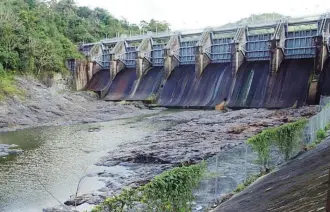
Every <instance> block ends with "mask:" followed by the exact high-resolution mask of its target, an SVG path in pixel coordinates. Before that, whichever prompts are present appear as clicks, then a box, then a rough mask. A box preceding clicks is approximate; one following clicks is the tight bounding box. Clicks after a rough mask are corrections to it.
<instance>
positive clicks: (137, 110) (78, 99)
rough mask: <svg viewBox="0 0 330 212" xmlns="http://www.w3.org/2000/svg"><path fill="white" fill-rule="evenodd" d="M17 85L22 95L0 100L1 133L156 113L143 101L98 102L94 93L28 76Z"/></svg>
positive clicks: (18, 80)
mask: <svg viewBox="0 0 330 212" xmlns="http://www.w3.org/2000/svg"><path fill="white" fill-rule="evenodd" d="M17 85H18V88H19V89H21V90H23V91H24V93H25V95H24V97H23V98H19V97H12V98H7V99H6V100H5V101H2V102H0V132H4V131H11V130H17V129H23V128H29V127H39V126H55V125H71V124H77V123H93V122H102V121H109V120H114V119H120V118H129V117H135V116H139V115H144V114H154V113H157V112H159V111H157V110H148V109H145V108H144V106H143V104H135V105H124V104H122V103H114V102H106V101H100V100H99V99H98V98H97V96H96V95H93V93H89V92H72V91H69V90H65V89H60V88H59V87H57V86H56V85H54V86H53V87H47V86H45V85H44V84H42V83H40V82H38V81H37V80H35V79H33V78H29V77H18V78H17Z"/></svg>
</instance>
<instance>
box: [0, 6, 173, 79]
mask: <svg viewBox="0 0 330 212" xmlns="http://www.w3.org/2000/svg"><path fill="white" fill-rule="evenodd" d="M167 29H169V25H168V24H167V23H166V22H159V21H155V20H151V21H150V22H146V21H142V22H141V24H140V26H138V25H135V24H129V23H128V22H127V21H126V20H118V19H116V18H114V17H113V16H112V15H111V14H110V13H109V12H108V11H106V10H104V9H101V8H95V9H90V8H88V7H79V6H77V5H76V4H75V2H74V1H73V0H60V1H58V2H57V1H54V0H52V1H41V0H2V1H0V72H7V71H13V70H16V71H19V72H29V73H34V74H40V73H41V72H45V71H54V72H65V71H66V67H65V60H66V59H67V58H79V57H81V55H80V54H79V52H78V51H77V44H79V43H81V42H93V41H97V40H100V39H102V38H105V37H106V36H108V37H113V36H115V35H116V33H119V34H123V33H126V34H129V33H133V34H136V33H140V32H141V31H156V30H158V31H163V30H167Z"/></svg>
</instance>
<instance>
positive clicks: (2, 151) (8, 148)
mask: <svg viewBox="0 0 330 212" xmlns="http://www.w3.org/2000/svg"><path fill="white" fill-rule="evenodd" d="M17 147H18V146H17V145H14V144H11V145H9V144H0V157H6V156H8V155H10V154H19V153H21V152H22V150H20V149H17Z"/></svg>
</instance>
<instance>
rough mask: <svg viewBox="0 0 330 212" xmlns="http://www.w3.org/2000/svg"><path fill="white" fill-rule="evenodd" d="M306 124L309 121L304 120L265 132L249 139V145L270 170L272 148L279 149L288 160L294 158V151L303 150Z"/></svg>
mask: <svg viewBox="0 0 330 212" xmlns="http://www.w3.org/2000/svg"><path fill="white" fill-rule="evenodd" d="M306 123H307V120H306V119H302V120H299V121H296V122H293V123H288V124H284V125H282V126H280V127H276V128H270V129H266V130H263V131H262V132H261V133H259V134H257V135H255V136H253V137H251V138H249V139H248V144H250V145H251V146H252V148H253V150H254V151H256V152H257V153H258V157H259V162H260V164H261V165H263V166H264V167H265V168H266V169H268V168H269V167H268V163H269V160H270V153H271V150H272V147H276V148H277V149H279V150H280V152H281V153H282V154H283V155H284V158H285V159H286V160H288V159H289V158H290V157H291V156H292V153H294V151H296V150H297V149H298V150H300V149H301V147H302V146H303V144H302V136H303V129H304V128H305V126H306Z"/></svg>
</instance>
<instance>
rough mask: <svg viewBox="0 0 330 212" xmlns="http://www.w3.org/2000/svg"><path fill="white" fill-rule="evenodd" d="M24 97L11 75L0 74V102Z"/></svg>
mask: <svg viewBox="0 0 330 212" xmlns="http://www.w3.org/2000/svg"><path fill="white" fill-rule="evenodd" d="M13 96H18V97H20V98H22V97H24V92H23V91H22V90H20V89H19V88H17V83H16V80H15V77H14V74H13V73H6V72H0V101H2V100H4V99H5V98H6V97H13Z"/></svg>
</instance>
